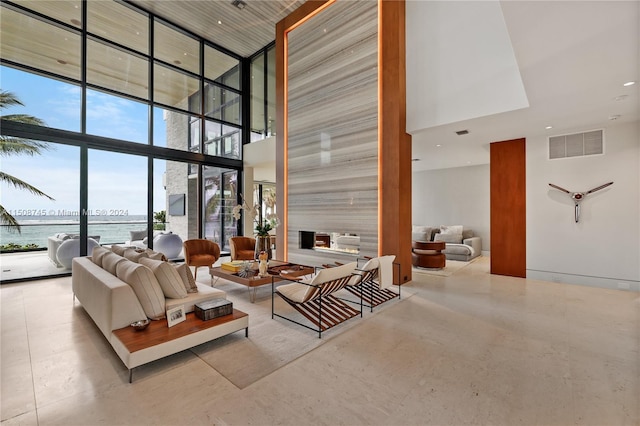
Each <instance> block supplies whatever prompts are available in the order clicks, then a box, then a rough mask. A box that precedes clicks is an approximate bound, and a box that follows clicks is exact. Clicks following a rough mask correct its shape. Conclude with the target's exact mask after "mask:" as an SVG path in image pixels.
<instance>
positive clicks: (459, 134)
mask: <svg viewBox="0 0 640 426" xmlns="http://www.w3.org/2000/svg"><path fill="white" fill-rule="evenodd" d="M468 134H469V131H468V130H458V131H457V132H456V135H458V136H462V135H468Z"/></svg>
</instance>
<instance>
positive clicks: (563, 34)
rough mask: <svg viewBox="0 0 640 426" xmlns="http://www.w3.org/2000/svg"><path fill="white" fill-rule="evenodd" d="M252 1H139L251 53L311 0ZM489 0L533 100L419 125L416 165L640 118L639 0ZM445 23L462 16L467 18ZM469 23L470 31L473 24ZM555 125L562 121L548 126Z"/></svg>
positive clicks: (415, 86) (468, 160) (474, 157)
mask: <svg viewBox="0 0 640 426" xmlns="http://www.w3.org/2000/svg"><path fill="white" fill-rule="evenodd" d="M245 1H246V3H247V5H246V7H245V8H244V9H242V10H240V9H238V8H236V7H235V6H233V5H232V4H231V1H169V0H166V1H157V0H156V1H154V0H134V1H131V3H134V4H137V5H140V6H142V7H143V8H145V9H147V10H149V11H151V12H153V13H156V14H157V15H159V16H161V17H165V18H167V19H169V20H171V21H172V22H175V23H176V24H178V25H180V26H182V27H184V28H186V29H188V30H190V31H193V32H194V33H196V34H199V35H201V36H203V37H205V38H207V39H210V40H213V41H215V42H216V43H217V44H219V45H221V46H223V47H225V48H227V49H230V50H232V51H234V52H236V53H238V54H240V55H243V56H249V55H251V54H252V53H254V52H255V51H257V50H258V49H260V48H262V47H264V46H265V45H266V44H268V43H269V42H271V41H272V40H273V39H274V38H275V31H274V30H275V23H276V22H278V21H279V20H280V19H282V18H284V17H285V16H286V15H287V14H289V13H290V12H291V11H293V10H295V9H296V8H297V7H299V6H300V5H301V4H302V3H304V1H300V0H297V1H293V0H292V1H282V0H277V1H264V0H245ZM419 3H427V2H425V1H422V2H416V1H413V2H409V3H408V6H407V9H408V10H411V7H413V6H415V5H416V4H419ZM432 3H435V2H432ZM440 3H442V2H440ZM456 3H457V4H459V5H460V4H463V5H464V4H465V3H466V2H460V1H457V2H456ZM471 3H474V2H469V4H471ZM489 3H496V4H498V5H499V9H500V10H501V16H500V19H503V20H504V22H503V25H504V27H505V28H506V33H505V35H504V37H505V38H506V39H505V41H506V43H507V44H508V45H509V46H510V47H511V49H512V52H511V54H512V55H513V56H514V58H515V61H516V62H517V71H518V72H519V78H520V79H521V84H522V86H523V87H524V92H525V94H526V100H527V102H528V107H524V108H519V109H512V110H504V111H501V112H496V113H495V114H490V115H473V114H470V116H469V118H468V119H463V120H457V121H455V122H450V123H446V124H441V125H435V126H431V127H428V128H427V127H425V128H420V129H412V130H411V133H412V136H413V157H414V158H418V159H420V161H417V162H414V163H413V167H414V170H416V171H417V170H426V169H438V168H446V167H459V166H465V165H469V164H486V163H488V161H489V144H490V143H491V142H494V141H500V140H508V139H514V138H521V137H525V138H533V137H546V136H547V135H557V134H563V133H567V132H572V131H584V130H591V129H594V128H603V127H607V126H611V125H616V124H620V123H626V122H638V116H639V111H640V107H639V97H638V88H639V87H640V83H639V84H636V85H634V86H630V87H623V86H622V84H623V83H625V82H627V81H639V80H640V76H639V72H638V69H639V65H638V63H639V58H640V51H639V46H638V40H639V39H640V30H639V28H640V25H639V23H640V11H639V4H640V3H639V2H638V1H579V0H578V1H517V0H505V1H495V0H492V1H490V2H489ZM476 19H477V18H476ZM218 21H220V22H222V24H218ZM442 24H443V25H459V24H460V22H451V23H450V24H449V23H442ZM461 30H462V32H465V31H466V28H461ZM465 35H466V37H468V40H469V43H468V44H467V46H468V47H467V48H468V49H469V50H468V51H467V52H461V51H456V52H452V53H453V54H454V55H458V56H460V57H465V55H466V57H469V55H472V54H474V53H475V52H474V50H473V49H474V47H473V46H474V40H476V39H478V37H477V34H473V33H466V34H465ZM411 37H416V34H410V33H409V34H407V38H408V39H411ZM409 44H410V43H409ZM421 54H423V51H422V50H420V49H418V50H411V49H408V51H407V55H408V56H409V55H421ZM483 60H484V61H486V62H487V63H488V62H491V61H495V57H494V56H492V55H485V57H484V58H483ZM427 77H428V76H420V77H419V78H418V79H416V78H411V77H410V78H409V79H408V81H407V90H408V91H409V92H413V93H418V94H419V95H420V94H422V92H421V91H422V87H423V84H422V83H423V82H422V81H421V79H422V78H427ZM471 83H473V82H464V81H459V82H458V87H461V88H465V89H469V88H468V87H467V86H466V85H467V84H471ZM475 84H482V82H475ZM425 96H426V94H425ZM462 99H464V93H463V97H462ZM616 99H619V100H616ZM487 101H489V100H488V99H487ZM408 108H411V106H410V105H409V106H408ZM418 112H419V111H418ZM408 114H409V115H410V114H411V111H408ZM615 116H619V117H618V118H617V119H616V120H615V122H614V121H613V120H610V118H611V117H615ZM547 126H553V128H552V129H545V127H547ZM463 129H467V130H469V134H467V135H465V136H458V135H456V133H455V132H456V131H458V130H463ZM436 145H441V146H440V147H436Z"/></svg>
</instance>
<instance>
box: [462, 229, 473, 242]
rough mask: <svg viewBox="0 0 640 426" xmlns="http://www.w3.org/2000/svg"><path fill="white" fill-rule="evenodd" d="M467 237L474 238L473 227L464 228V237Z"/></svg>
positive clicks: (464, 238)
mask: <svg viewBox="0 0 640 426" xmlns="http://www.w3.org/2000/svg"><path fill="white" fill-rule="evenodd" d="M467 238H473V230H472V229H463V230H462V239H463V240H466V239H467Z"/></svg>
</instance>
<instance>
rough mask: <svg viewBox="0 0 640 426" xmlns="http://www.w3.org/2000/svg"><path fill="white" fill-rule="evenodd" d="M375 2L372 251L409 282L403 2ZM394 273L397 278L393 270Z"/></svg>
mask: <svg viewBox="0 0 640 426" xmlns="http://www.w3.org/2000/svg"><path fill="white" fill-rule="evenodd" d="M378 4H379V9H378V13H379V21H380V23H379V25H380V27H379V34H378V44H379V50H380V51H379V53H378V57H379V71H378V78H379V84H380V89H379V100H378V102H379V109H378V110H379V114H380V116H379V118H378V121H379V128H378V131H379V132H380V135H379V138H380V151H379V158H380V166H379V173H380V182H379V184H380V188H381V190H380V200H379V209H380V220H379V225H378V226H379V235H380V241H379V249H378V250H379V253H380V254H381V255H384V254H395V255H396V262H397V263H399V264H400V268H401V269H400V272H401V275H400V276H399V279H400V281H399V284H402V283H405V282H407V281H409V280H411V136H410V135H408V134H407V133H406V132H405V130H406V124H405V123H406V115H407V114H406V112H407V109H406V86H407V85H406V64H405V50H406V49H405V2H404V1H393V0H382V1H380V2H379V3H378ZM394 277H398V275H397V271H396V275H394ZM395 279H396V280H397V278H395ZM396 283H398V282H396Z"/></svg>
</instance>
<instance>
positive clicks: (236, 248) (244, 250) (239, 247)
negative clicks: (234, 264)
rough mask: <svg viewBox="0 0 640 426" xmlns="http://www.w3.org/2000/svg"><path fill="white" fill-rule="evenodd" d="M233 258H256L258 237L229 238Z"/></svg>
mask: <svg viewBox="0 0 640 426" xmlns="http://www.w3.org/2000/svg"><path fill="white" fill-rule="evenodd" d="M229 246H230V247H231V260H255V258H256V255H255V250H256V239H255V238H251V237H231V238H229Z"/></svg>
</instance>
